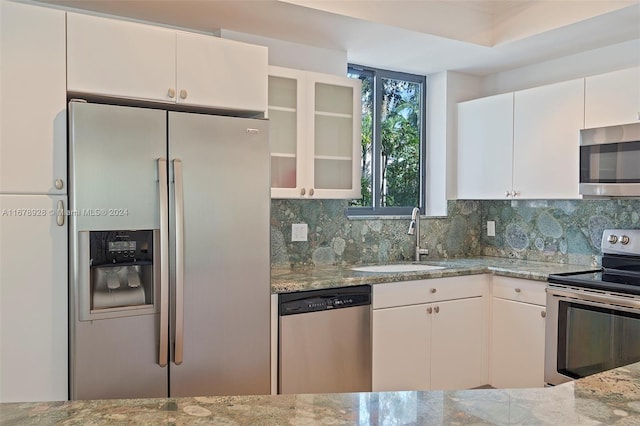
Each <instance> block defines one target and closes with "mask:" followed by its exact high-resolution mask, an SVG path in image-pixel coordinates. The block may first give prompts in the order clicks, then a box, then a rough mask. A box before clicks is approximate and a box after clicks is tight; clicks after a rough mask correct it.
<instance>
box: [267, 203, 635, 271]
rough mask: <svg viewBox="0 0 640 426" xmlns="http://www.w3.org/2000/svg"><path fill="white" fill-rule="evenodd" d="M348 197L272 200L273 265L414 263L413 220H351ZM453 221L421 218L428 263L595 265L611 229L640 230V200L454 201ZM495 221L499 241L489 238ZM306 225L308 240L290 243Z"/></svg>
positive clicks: (451, 210)
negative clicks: (481, 258) (483, 260)
mask: <svg viewBox="0 0 640 426" xmlns="http://www.w3.org/2000/svg"><path fill="white" fill-rule="evenodd" d="M348 204H349V203H348V201H346V200H272V202H271V256H272V257H271V262H272V264H273V265H274V266H289V265H304V264H306V265H314V264H315V265H351V264H359V263H386V262H398V261H411V260H413V255H414V244H415V237H414V236H412V235H408V234H407V230H408V227H409V222H410V221H409V219H408V218H407V219H406V220H405V219H360V218H358V219H349V218H347V217H346V215H345V210H346V208H347V207H348ZM448 209H449V216H448V217H446V218H429V219H422V220H421V222H420V224H421V227H420V234H421V242H422V246H423V247H426V248H428V249H429V255H428V256H423V260H428V259H442V258H447V257H469V256H478V255H487V256H498V257H513V258H518V259H527V260H540V261H548V262H560V263H571V264H578V265H596V264H597V263H599V261H600V239H601V237H602V231H603V230H604V229H606V228H640V200H570V201H567V200H562V201H545V200H532V201H525V200H518V201H450V202H449V205H448ZM488 220H494V221H495V222H496V236H495V237H487V236H486V223H487V221H488ZM293 223H306V224H308V227H309V233H308V241H306V242H292V241H291V224H293Z"/></svg>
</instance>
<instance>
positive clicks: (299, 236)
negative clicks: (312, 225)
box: [291, 223, 308, 241]
mask: <svg viewBox="0 0 640 426" xmlns="http://www.w3.org/2000/svg"><path fill="white" fill-rule="evenodd" d="M307 233H308V226H307V224H306V223H292V224H291V241H307Z"/></svg>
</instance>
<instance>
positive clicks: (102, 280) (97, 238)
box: [89, 230, 154, 313]
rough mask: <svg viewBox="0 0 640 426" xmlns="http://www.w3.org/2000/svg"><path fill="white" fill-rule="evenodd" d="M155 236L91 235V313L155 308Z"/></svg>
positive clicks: (139, 233)
mask: <svg viewBox="0 0 640 426" xmlns="http://www.w3.org/2000/svg"><path fill="white" fill-rule="evenodd" d="M153 234H154V232H153V231H150V230H149V231H147V230H136V231H90V232H89V303H90V311H91V313H99V312H107V311H106V310H112V311H113V310H119V311H121V310H123V309H127V308H129V309H140V308H143V307H145V306H150V305H152V304H153V300H154V294H153V287H154V286H153V282H154V267H153V265H154V261H153V260H154V250H153ZM116 308H117V309H116Z"/></svg>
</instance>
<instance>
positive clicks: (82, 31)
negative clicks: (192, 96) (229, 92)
mask: <svg viewBox="0 0 640 426" xmlns="http://www.w3.org/2000/svg"><path fill="white" fill-rule="evenodd" d="M175 51H176V35H175V31H171V30H169V29H165V28H159V27H153V26H150V25H143V24H138V23H134V22H126V21H119V20H115V19H106V18H99V17H95V16H88V15H80V14H75V13H69V14H68V15H67V63H68V70H67V76H68V81H67V88H68V90H69V91H70V92H79V93H93V94H99V95H105V96H113V97H118V98H131V99H142V100H152V101H164V102H174V101H175V97H176V93H175V86H176V58H175Z"/></svg>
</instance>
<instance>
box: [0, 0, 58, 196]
mask: <svg viewBox="0 0 640 426" xmlns="http://www.w3.org/2000/svg"><path fill="white" fill-rule="evenodd" d="M0 8H1V9H0V21H1V22H0V193H13V194H65V193H66V192H67V182H66V176H67V161H66V155H67V136H66V126H67V116H66V108H67V106H66V103H67V94H66V78H65V73H66V71H65V70H66V63H65V13H64V12H63V11H60V10H54V9H47V8H43V7H36V6H31V5H27V4H20V3H13V2H8V1H2V2H1V3H0Z"/></svg>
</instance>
